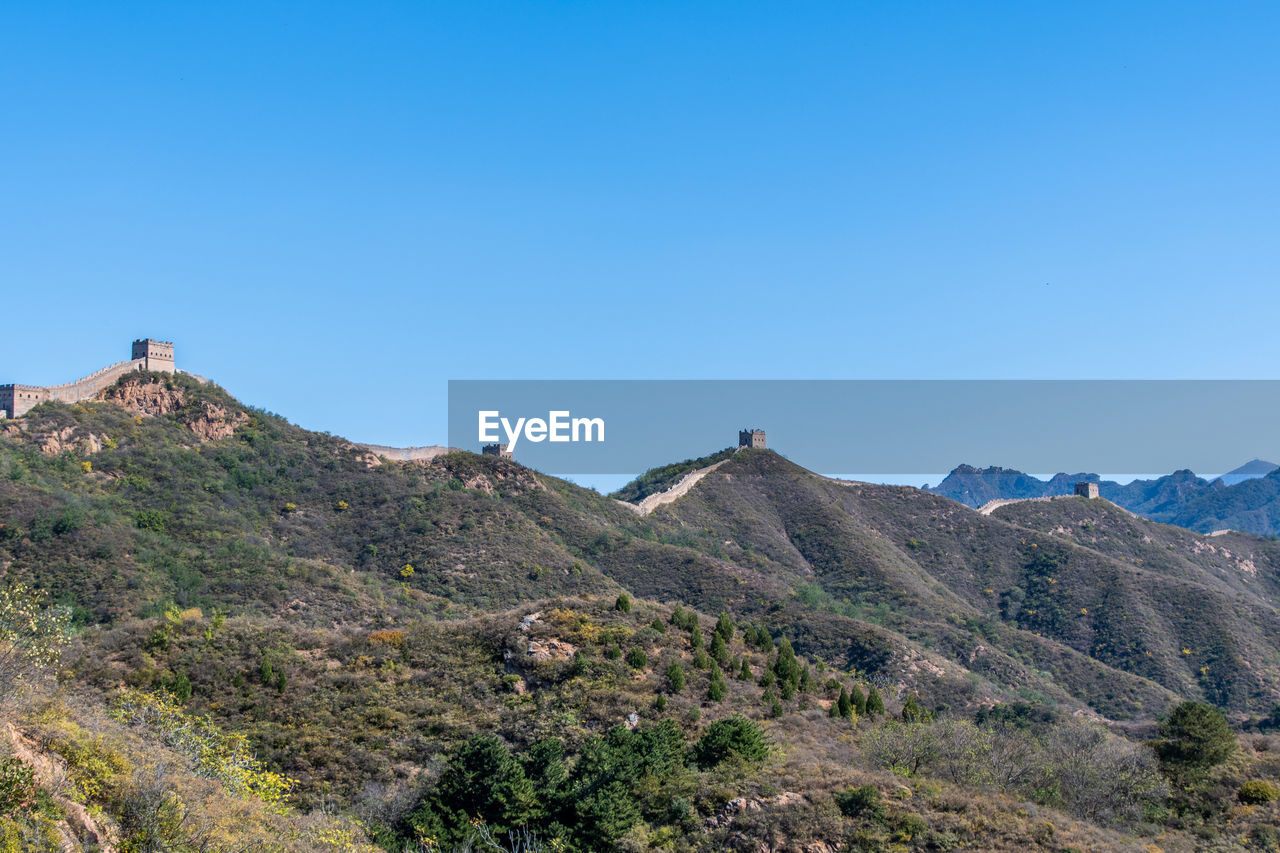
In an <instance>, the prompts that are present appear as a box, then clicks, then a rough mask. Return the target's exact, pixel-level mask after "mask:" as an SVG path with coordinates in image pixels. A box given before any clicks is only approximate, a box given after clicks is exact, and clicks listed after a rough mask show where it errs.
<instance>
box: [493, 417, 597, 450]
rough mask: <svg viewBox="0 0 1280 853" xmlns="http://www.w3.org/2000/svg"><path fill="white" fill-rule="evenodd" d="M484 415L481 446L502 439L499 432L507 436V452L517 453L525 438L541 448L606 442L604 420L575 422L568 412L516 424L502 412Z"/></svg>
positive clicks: (579, 420) (520, 421)
mask: <svg viewBox="0 0 1280 853" xmlns="http://www.w3.org/2000/svg"><path fill="white" fill-rule="evenodd" d="M479 414H480V442H481V444H483V443H485V442H495V441H501V440H502V439H501V438H500V437H499V435H498V432H497V431H498V428H499V427H501V428H502V431H503V432H504V433H505V434H506V439H507V440H506V445H507V450H510V451H515V449H516V442H518V441H519V440H520V438H521V437H524V438H526V439H528V440H529V441H532V442H533V443H535V444H537V443H538V442H542V441H604V418H575V417H572V416H571V414H570V413H569V412H568V411H551V412H547V417H546V419H545V420H544V419H543V418H516V421H515V423H514V424H513V423H512V422H511V420H510V419H509V418H504V417H502V413H501V412H498V411H482V412H480V413H479Z"/></svg>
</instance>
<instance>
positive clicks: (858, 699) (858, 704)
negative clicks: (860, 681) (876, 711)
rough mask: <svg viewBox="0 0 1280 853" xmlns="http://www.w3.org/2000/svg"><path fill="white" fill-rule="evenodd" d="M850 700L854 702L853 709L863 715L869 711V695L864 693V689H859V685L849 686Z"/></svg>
mask: <svg viewBox="0 0 1280 853" xmlns="http://www.w3.org/2000/svg"><path fill="white" fill-rule="evenodd" d="M849 701H851V702H853V710H855V711H857V712H858V715H859V716H861V715H863V714H865V713H867V697H866V696H863V695H862V691H861V690H859V689H858V685H856V684H855V685H853V687H850V688H849Z"/></svg>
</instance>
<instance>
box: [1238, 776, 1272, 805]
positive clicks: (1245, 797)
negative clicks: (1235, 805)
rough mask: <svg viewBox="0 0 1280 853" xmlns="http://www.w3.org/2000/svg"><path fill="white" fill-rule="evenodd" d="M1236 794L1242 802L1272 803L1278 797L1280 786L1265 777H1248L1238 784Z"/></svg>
mask: <svg viewBox="0 0 1280 853" xmlns="http://www.w3.org/2000/svg"><path fill="white" fill-rule="evenodd" d="M1236 796H1237V797H1238V798H1239V800H1240V802H1242V803H1253V804H1261V803H1273V802H1275V801H1276V800H1277V799H1280V788H1277V787H1276V786H1275V785H1274V784H1272V783H1271V782H1268V781H1267V780H1266V779H1250V780H1249V781H1248V782H1245V783H1244V784H1243V785H1241V786H1240V790H1239V791H1237V792H1236Z"/></svg>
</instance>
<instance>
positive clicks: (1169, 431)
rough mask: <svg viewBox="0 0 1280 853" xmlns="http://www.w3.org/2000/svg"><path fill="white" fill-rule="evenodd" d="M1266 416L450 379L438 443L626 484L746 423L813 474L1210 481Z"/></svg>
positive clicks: (1244, 400) (1111, 396) (701, 450)
mask: <svg viewBox="0 0 1280 853" xmlns="http://www.w3.org/2000/svg"><path fill="white" fill-rule="evenodd" d="M1278 415H1280V381H1277V380H1101V381H1100V380H1047V381H1042V380H616V381H615V380H451V381H450V382H449V444H450V445H451V446H453V447H458V448H461V449H464V450H470V451H473V452H480V450H481V447H482V445H484V444H488V443H492V444H506V445H508V446H509V447H508V449H510V450H511V451H512V453H513V455H514V457H515V458H516V459H517V460H518V461H520V462H521V463H523V464H525V465H528V466H530V467H532V468H536V469H538V470H540V471H545V472H548V473H566V474H570V473H571V474H635V473H638V472H641V471H645V470H648V469H649V468H653V467H656V466H659V465H665V464H667V463H671V462H676V461H680V460H683V459H688V458H692V457H697V456H704V455H706V454H709V453H713V452H715V451H717V450H721V449H723V448H725V447H730V446H734V447H736V446H737V445H738V443H739V433H740V431H741V430H744V429H749V428H756V429H761V430H764V431H765V442H766V444H767V446H768V447H769V448H770V449H772V450H776V451H778V452H779V453H782V454H783V455H785V456H787V457H788V458H790V459H791V460H793V461H795V462H796V463H798V464H800V465H803V466H804V467H806V468H810V469H813V470H816V471H821V472H827V473H833V472H858V473H861V474H867V475H872V474H886V475H887V474H893V475H901V474H926V475H933V474H936V473H938V472H945V471H949V470H951V469H952V468H953V467H955V466H956V465H958V464H960V463H967V464H970V465H976V466H986V465H1002V466H1004V467H1008V468H1017V469H1019V470H1022V471H1027V472H1034V473H1052V472H1058V471H1065V472H1082V471H1092V472H1130V473H1147V474H1158V473H1168V472H1170V471H1174V470H1178V469H1182V468H1190V469H1191V470H1193V471H1196V472H1197V473H1214V474H1216V473H1221V472H1223V471H1227V470H1229V469H1231V468H1234V467H1235V466H1237V465H1239V464H1240V463H1242V462H1244V461H1246V460H1249V459H1252V458H1264V459H1272V460H1280V435H1277V430H1276V425H1277V423H1280V418H1278V417H1277V416H1278ZM504 419H505V423H504ZM485 427H488V429H487V430H486V429H485Z"/></svg>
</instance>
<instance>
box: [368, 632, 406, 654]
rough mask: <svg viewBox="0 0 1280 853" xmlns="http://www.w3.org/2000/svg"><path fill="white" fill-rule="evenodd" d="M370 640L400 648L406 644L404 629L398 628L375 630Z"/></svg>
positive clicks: (370, 635)
mask: <svg viewBox="0 0 1280 853" xmlns="http://www.w3.org/2000/svg"><path fill="white" fill-rule="evenodd" d="M369 642H371V643H376V644H378V645H383V646H393V647H395V648H397V649H398V648H401V647H402V646H404V631H401V630H399V629H396V628H392V629H387V630H384V631H373V632H371V633H370V634H369Z"/></svg>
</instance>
